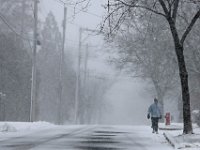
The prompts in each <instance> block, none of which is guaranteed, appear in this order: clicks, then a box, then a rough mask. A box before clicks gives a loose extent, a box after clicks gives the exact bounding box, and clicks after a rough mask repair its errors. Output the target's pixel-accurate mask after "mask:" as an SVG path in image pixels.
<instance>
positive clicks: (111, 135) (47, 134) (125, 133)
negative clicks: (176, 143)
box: [0, 126, 172, 150]
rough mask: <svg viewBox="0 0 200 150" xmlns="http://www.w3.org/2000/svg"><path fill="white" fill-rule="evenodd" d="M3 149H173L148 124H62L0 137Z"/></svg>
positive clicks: (0, 144) (0, 148) (0, 147)
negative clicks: (153, 132) (22, 133)
mask: <svg viewBox="0 0 200 150" xmlns="http://www.w3.org/2000/svg"><path fill="white" fill-rule="evenodd" d="M1 136H2V135H1ZM0 150H172V148H171V147H170V145H169V144H168V143H167V142H166V140H165V138H164V137H163V135H162V134H161V133H160V134H152V133H151V129H150V128H149V127H146V126H140V127H139V126H73V127H68V126H60V127H52V128H49V129H43V130H40V131H35V132H34V133H29V134H24V135H18V136H16V135H14V134H13V135H12V136H9V138H5V139H1V140H0Z"/></svg>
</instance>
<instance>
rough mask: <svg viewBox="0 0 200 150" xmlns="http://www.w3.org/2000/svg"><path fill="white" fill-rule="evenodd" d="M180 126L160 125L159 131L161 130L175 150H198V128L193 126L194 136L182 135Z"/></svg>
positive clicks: (199, 146) (199, 141) (199, 129)
mask: <svg viewBox="0 0 200 150" xmlns="http://www.w3.org/2000/svg"><path fill="white" fill-rule="evenodd" d="M182 126H183V125H182V124H172V125H170V126H165V125H163V124H161V127H160V130H163V134H164V136H165V138H166V139H167V141H168V142H169V143H170V144H171V145H172V146H173V147H174V148H175V149H184V150H200V127H197V125H193V130H194V134H190V135H183V134H182V133H183V127H182Z"/></svg>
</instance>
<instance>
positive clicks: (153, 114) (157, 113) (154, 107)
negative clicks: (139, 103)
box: [147, 98, 162, 134]
mask: <svg viewBox="0 0 200 150" xmlns="http://www.w3.org/2000/svg"><path fill="white" fill-rule="evenodd" d="M147 118H148V119H150V118H151V123H152V126H151V127H152V128H153V131H152V133H157V134H158V122H159V119H162V114H161V110H160V107H159V106H158V99H157V98H154V103H153V104H151V105H150V107H149V109H148V114H147Z"/></svg>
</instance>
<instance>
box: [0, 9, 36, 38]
mask: <svg viewBox="0 0 200 150" xmlns="http://www.w3.org/2000/svg"><path fill="white" fill-rule="evenodd" d="M0 19H1V20H2V21H3V22H4V23H5V24H6V25H7V27H8V28H9V29H10V30H11V31H12V32H14V33H15V34H16V35H17V36H19V37H20V38H21V39H24V40H28V41H34V40H33V39H31V38H28V37H24V36H22V35H21V34H20V33H18V32H17V31H16V30H15V28H14V27H13V26H12V25H11V24H10V23H9V22H8V20H7V19H6V18H5V17H4V16H3V15H2V13H1V12H0Z"/></svg>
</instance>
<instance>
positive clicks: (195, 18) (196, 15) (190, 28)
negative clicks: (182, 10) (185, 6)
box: [180, 9, 200, 45]
mask: <svg viewBox="0 0 200 150" xmlns="http://www.w3.org/2000/svg"><path fill="white" fill-rule="evenodd" d="M199 17H200V9H199V10H198V11H197V13H196V14H195V15H194V17H193V18H192V20H191V22H190V24H189V26H188V27H187V29H186V30H185V32H184V34H183V36H182V38H181V41H180V42H181V44H182V45H183V43H184V41H185V39H186V37H187V35H188V34H189V33H190V31H191V30H192V27H193V26H194V24H195V23H196V21H197V19H199Z"/></svg>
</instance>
